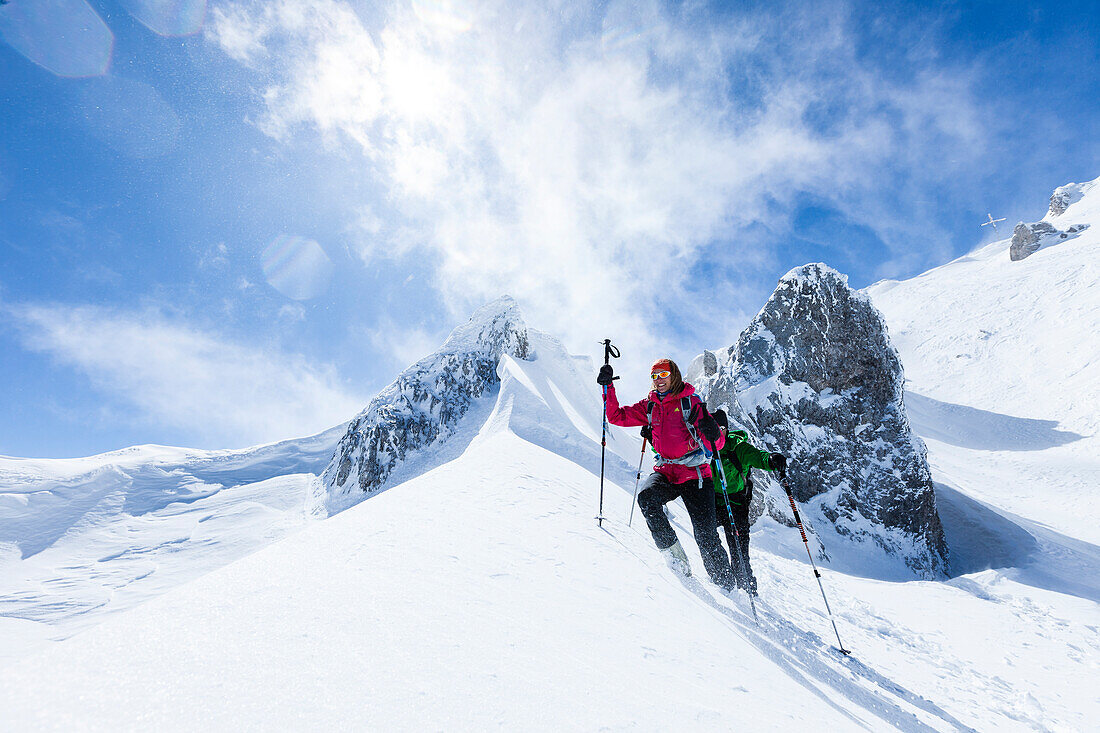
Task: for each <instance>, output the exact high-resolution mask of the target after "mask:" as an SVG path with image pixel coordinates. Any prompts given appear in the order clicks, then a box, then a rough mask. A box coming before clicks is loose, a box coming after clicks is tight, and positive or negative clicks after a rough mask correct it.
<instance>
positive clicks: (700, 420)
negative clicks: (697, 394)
mask: <svg viewBox="0 0 1100 733" xmlns="http://www.w3.org/2000/svg"><path fill="white" fill-rule="evenodd" d="M688 421H689V422H690V423H691V424H692V425H694V426H695V427H696V428H697V429H698V430H699V432H700V433H702V434H703V437H704V438H706V439H707V441H708V442H710V443H714V441H716V440H718V436H719V432H718V423H716V422H715V421H714V418H713V417H711V416H710V413H709V412H707V410H706V408H705V407H703V406H702V405H696V406H695V407H693V408H691V414H690V415H688Z"/></svg>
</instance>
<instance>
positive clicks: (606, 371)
mask: <svg viewBox="0 0 1100 733" xmlns="http://www.w3.org/2000/svg"><path fill="white" fill-rule="evenodd" d="M613 374H615V370H614V369H612V368H611V365H610V364H604V365H603V366H602V367H600V374H599V376H598V377H596V384H598V385H600V386H601V387H608V386H610V385H611V382H612V380H613V379H615V377H614V376H612V375H613Z"/></svg>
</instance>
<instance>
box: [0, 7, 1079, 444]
mask: <svg viewBox="0 0 1100 733" xmlns="http://www.w3.org/2000/svg"><path fill="white" fill-rule="evenodd" d="M880 5H881V4H879V3H867V4H863V3H842V2H835V3H829V2H826V3H813V4H809V3H805V4H800V3H790V4H784V3H755V2H754V3H728V4H727V3H723V4H702V3H672V4H661V3H618V2H601V3H596V4H592V5H584V4H582V3H573V2H570V3H560V4H555V3H546V2H532V3H519V2H507V3H505V2H501V3H485V4H481V3H466V2H430V1H429V0H417V1H416V2H412V3H408V2H400V3H385V2H383V3H357V2H346V1H345V0H296V1H293V2H292V1H291V0H270V1H269V2H258V1H257V2H247V1H243V2H242V1H234V2H219V1H217V0H214V1H212V2H209V3H203V2H202V1H201V0H185V1H184V2H178V3H163V2H160V1H159V0H114V1H110V0H105V1H102V2H99V1H97V0H88V2H85V1H84V0H35V1H34V2H32V0H10V2H9V3H8V4H6V5H3V6H0V39H2V40H3V43H0V105H2V108H3V110H4V112H3V115H0V415H2V417H0V454H6V455H23V456H49V457H62V456H76V455H86V454H90V453H95V452H101V451H105V450H110V449H115V448H120V447H124V446H127V445H132V444H140V443H162V444H174V445H189V446H197V447H241V446H245V445H250V444H255V443H259V442H265V441H270V440H276V439H280V438H284V437H292V436H296V435H304V434H310V433H313V432H317V431H319V430H322V429H324V428H326V427H329V426H331V425H334V424H338V423H339V422H341V421H343V420H346V419H348V418H350V417H351V416H353V415H354V414H355V413H356V412H357V411H358V410H359V409H360V408H361V407H362V406H363V405H365V403H366V401H367V400H368V399H369V398H370V397H371V396H372V395H373V394H374V393H375V392H376V391H377V390H378V389H380V388H381V387H382V386H384V385H385V384H386V383H388V382H389V381H390V380H391V379H392V378H393V377H394V376H395V374H396V373H397V372H398V371H400V370H401V369H402V368H403V367H405V366H407V365H408V364H409V363H411V362H412V361H415V360H416V359H417V358H419V357H421V356H423V355H426V354H427V353H430V352H431V351H432V350H433V349H434V348H435V347H436V346H438V344H439V343H440V342H441V341H442V339H443V338H444V337H445V336H446V334H447V332H448V331H449V330H450V329H451V328H452V327H453V326H455V325H456V324H457V323H459V322H460V321H461V320H464V318H465V316H466V315H467V314H468V313H469V312H470V311H471V310H473V309H474V308H475V307H477V306H478V305H481V304H482V303H484V302H486V301H487V300H490V299H492V298H494V297H496V296H497V295H500V294H502V293H509V294H511V295H513V296H514V297H516V298H517V300H518V301H519V302H520V305H521V307H522V308H523V310H524V312H525V314H526V316H527V319H528V321H529V323H530V324H531V325H533V326H535V327H537V328H541V329H543V330H546V331H549V332H551V333H554V334H555V335H557V336H559V337H561V338H562V339H563V340H565V341H566V343H567V345H568V346H569V347H570V348H571V349H572V350H573V351H575V352H578V353H585V352H589V353H593V354H595V353H596V351H597V347H596V344H595V342H596V341H597V340H598V339H600V338H603V337H604V336H610V337H612V338H615V339H616V340H617V341H618V342H619V343H620V344H621V346H622V348H623V351H624V354H625V355H626V358H625V359H624V360H623V362H622V363H621V369H622V370H623V371H624V372H625V373H627V374H628V376H629V375H633V376H630V378H629V379H628V381H626V382H625V383H626V384H627V386H628V387H630V386H633V387H636V388H637V389H641V388H642V386H643V385H644V381H643V380H642V378H641V375H642V374H643V373H644V371H645V369H646V368H648V365H649V363H650V362H651V360H652V357H653V356H655V355H656V354H658V353H661V354H671V355H673V356H674V358H677V359H680V360H682V361H687V360H688V359H690V358H691V357H692V356H693V355H694V354H696V353H698V352H699V351H700V350H701V349H703V348H718V347H723V346H726V345H728V344H730V343H732V342H733V341H734V340H735V339H736V336H737V334H738V333H739V332H740V330H741V328H742V327H743V326H744V325H745V324H746V323H747V321H748V320H749V319H750V318H751V317H752V315H753V314H754V313H755V312H756V311H757V310H758V309H759V307H760V306H761V305H762V304H763V302H764V300H765V299H766V298H767V296H768V294H769V293H770V292H771V290H772V288H773V287H774V285H775V281H776V280H777V279H778V278H779V277H780V276H781V275H782V274H783V273H784V272H786V271H787V270H789V269H790V268H792V267H795V266H798V265H800V264H803V263H805V262H808V261H824V262H827V263H828V264H830V265H832V266H833V267H835V268H837V269H839V270H841V271H842V272H846V273H847V274H848V275H849V276H850V281H851V284H852V285H854V286H856V287H863V286H865V285H868V284H870V283H871V282H874V281H875V280H878V279H881V278H884V277H894V278H904V277H911V276H913V275H916V274H919V273H920V272H922V271H924V270H926V269H928V268H930V267H933V266H935V265H938V264H941V263H942V262H945V261H947V260H949V259H951V258H953V257H956V256H958V255H961V254H963V253H965V252H966V251H969V250H970V249H972V248H974V247H975V246H977V245H979V244H981V243H983V241H989V238H990V237H989V234H988V232H987V229H988V227H987V228H986V229H979V227H978V224H979V223H980V222H981V221H982V220H983V219H984V218H985V214H986V212H987V211H990V212H992V213H993V214H994V215H996V216H1005V217H1008V219H1009V222H1008V223H1009V224H1011V223H1012V222H1013V221H1016V220H1027V221H1034V220H1036V219H1038V218H1040V217H1041V216H1042V215H1043V213H1044V209H1045V204H1046V200H1047V198H1048V197H1049V195H1050V192H1051V191H1052V190H1053V189H1054V188H1055V187H1056V186H1058V185H1061V184H1063V183H1067V182H1069V181H1081V180H1091V179H1093V178H1095V177H1096V176H1097V175H1100V170H1098V168H1100V134H1098V133H1100V129H1098V125H1097V122H1096V120H1097V113H1098V111H1100V75H1097V74H1096V73H1095V69H1096V68H1097V63H1098V61H1100V59H1098V58H1097V57H1098V54H1100V41H1098V29H1097V22H1098V21H1097V18H1098V17H1100V13H1097V12H1096V6H1095V3H1079V4H1075V3H1072V2H1068V3H1067V2H1059V3H1045V4H1038V3H1028V4H1022V3H1021V4H1014V3H1004V2H972V3H947V4H889V6H890V7H889V8H888V9H885V10H884V9H883V8H881V7H879V6H880ZM983 237H985V239H983ZM634 372H637V374H636V375H634Z"/></svg>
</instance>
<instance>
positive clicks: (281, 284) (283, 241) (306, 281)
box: [260, 234, 334, 300]
mask: <svg viewBox="0 0 1100 733" xmlns="http://www.w3.org/2000/svg"><path fill="white" fill-rule="evenodd" d="M260 267H261V268H262V269H263V273H264V278H265V279H266V280H267V282H268V284H269V285H271V287H273V288H275V289H276V290H278V291H279V292H280V293H282V294H283V295H285V296H286V297H288V298H291V299H293V300H309V299H310V298H316V297H317V296H318V295H320V294H321V293H323V292H324V291H325V289H326V288H327V287H328V284H329V281H330V280H331V279H332V274H333V270H334V267H333V264H332V261H331V260H330V259H329V258H328V255H326V254H325V251H324V250H323V249H321V245H319V244H317V242H315V241H313V240H312V239H306V238H305V237H296V236H291V235H289V234H280V235H279V236H278V237H276V238H275V239H273V240H272V241H271V244H269V245H267V247H265V248H264V251H263V254H262V255H261V256H260Z"/></svg>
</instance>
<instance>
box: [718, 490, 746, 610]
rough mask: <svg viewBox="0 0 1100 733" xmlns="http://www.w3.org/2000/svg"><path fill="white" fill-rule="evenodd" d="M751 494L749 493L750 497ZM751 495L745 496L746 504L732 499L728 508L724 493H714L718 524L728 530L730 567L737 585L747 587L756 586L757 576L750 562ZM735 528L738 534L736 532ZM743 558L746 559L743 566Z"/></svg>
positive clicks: (727, 540) (727, 541) (727, 542)
mask: <svg viewBox="0 0 1100 733" xmlns="http://www.w3.org/2000/svg"><path fill="white" fill-rule="evenodd" d="M751 496H752V495H751V494H749V497H751ZM749 497H745V499H746V501H745V503H744V504H735V503H734V502H732V501H731V502H730V505H729V508H726V500H725V498H724V497H723V495H722V493H721V492H715V494H714V513H715V516H716V517H717V518H718V526H719V527H721V528H722V529H724V530H725V531H726V544H727V545H729V548H730V567H732V568H733V576H734V579H735V580H736V581H737V587H739V588H746V589H747V588H749V587H755V586H756V582H755V581H756V578H754V577H753V574H752V563H750V562H749V502H748V498H749ZM730 510H732V511H733V522H730ZM735 529H736V530H737V532H736V534H734V530H735ZM734 543H737V544H736V545H735V544H734ZM738 546H740V548H741V554H740V555H738V553H737V547H738ZM742 558H744V561H745V562H744V566H743V567H742V564H741V559H742Z"/></svg>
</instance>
